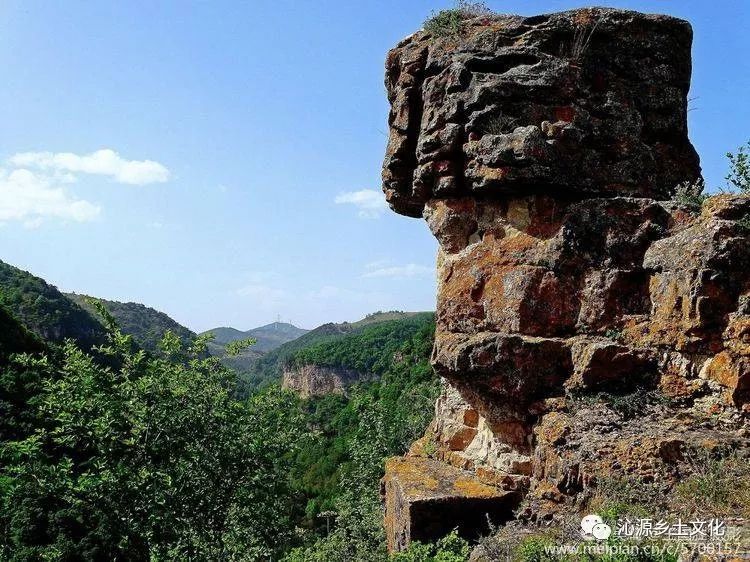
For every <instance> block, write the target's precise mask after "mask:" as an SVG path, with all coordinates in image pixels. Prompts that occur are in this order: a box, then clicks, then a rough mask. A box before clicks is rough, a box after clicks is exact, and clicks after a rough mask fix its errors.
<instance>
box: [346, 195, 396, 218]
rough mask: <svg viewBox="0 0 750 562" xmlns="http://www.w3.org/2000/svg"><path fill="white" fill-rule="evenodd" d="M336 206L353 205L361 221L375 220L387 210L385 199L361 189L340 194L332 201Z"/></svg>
mask: <svg viewBox="0 0 750 562" xmlns="http://www.w3.org/2000/svg"><path fill="white" fill-rule="evenodd" d="M334 203H336V204H338V205H354V206H355V207H356V208H357V210H358V213H357V214H358V215H359V217H360V218H363V219H376V218H378V217H380V215H382V214H383V212H384V211H385V210H386V209H387V208H388V205H387V204H386V202H385V197H384V196H383V194H382V193H381V192H380V191H376V190H374V189H361V190H359V191H348V192H345V193H340V194H339V195H337V196H336V198H335V199H334Z"/></svg>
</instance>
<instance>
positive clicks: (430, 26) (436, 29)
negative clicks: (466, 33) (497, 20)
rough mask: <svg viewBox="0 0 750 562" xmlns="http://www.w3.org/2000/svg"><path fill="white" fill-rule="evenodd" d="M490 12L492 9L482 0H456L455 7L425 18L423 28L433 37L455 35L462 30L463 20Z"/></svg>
mask: <svg viewBox="0 0 750 562" xmlns="http://www.w3.org/2000/svg"><path fill="white" fill-rule="evenodd" d="M492 14H493V11H492V10H491V9H490V8H488V7H487V5H486V4H485V3H484V2H467V1H465V0H458V2H456V6H455V8H450V9H448V10H440V11H439V12H437V13H435V12H433V13H432V15H431V16H430V17H429V18H428V19H427V20H425V22H424V30H425V31H427V32H429V33H431V34H432V35H433V36H435V37H456V36H458V35H460V34H461V32H462V31H463V22H464V20H467V19H471V18H477V17H481V16H491V15H492Z"/></svg>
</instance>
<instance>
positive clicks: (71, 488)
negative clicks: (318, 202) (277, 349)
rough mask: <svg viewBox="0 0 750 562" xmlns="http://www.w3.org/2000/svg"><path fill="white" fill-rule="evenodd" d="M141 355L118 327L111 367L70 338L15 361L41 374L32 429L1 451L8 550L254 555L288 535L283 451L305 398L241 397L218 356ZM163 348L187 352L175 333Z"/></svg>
mask: <svg viewBox="0 0 750 562" xmlns="http://www.w3.org/2000/svg"><path fill="white" fill-rule="evenodd" d="M202 345H203V344H202V343H201V342H198V344H197V345H195V346H193V348H192V349H191V350H190V353H192V354H193V356H194V357H195V358H194V359H192V360H191V361H190V362H189V363H187V364H186V363H185V362H183V361H171V360H169V359H167V358H152V357H149V356H147V355H146V354H145V353H144V352H142V351H134V347H133V345H132V340H131V338H130V337H129V336H124V335H123V334H122V333H121V332H120V331H119V330H116V329H113V331H112V333H111V336H110V340H109V344H108V345H107V346H106V347H104V348H103V349H102V350H101V351H102V353H104V354H106V355H110V356H113V357H115V358H117V363H120V364H121V365H122V366H121V367H120V368H119V369H112V368H108V367H102V366H101V365H100V364H98V363H97V362H96V361H95V360H94V359H93V358H92V357H90V356H88V355H86V354H85V353H84V352H82V351H81V350H80V349H78V348H77V347H75V346H74V345H73V344H72V343H68V344H66V345H65V346H64V349H63V352H62V356H61V358H60V359H59V361H58V360H55V359H54V358H52V357H50V356H39V355H37V356H32V355H29V354H21V355H17V356H15V357H14V358H13V359H12V362H13V365H14V366H13V367H5V370H6V371H7V370H8V369H10V370H11V371H13V370H14V369H25V370H31V371H34V372H35V373H36V374H37V380H39V381H41V388H40V390H39V395H38V396H37V397H36V399H35V401H34V406H35V407H34V408H33V410H34V412H33V415H34V417H35V422H36V423H35V426H34V427H33V429H32V430H31V431H29V432H28V434H27V435H25V436H20V437H17V438H16V439H13V440H6V441H4V442H3V443H2V446H1V448H0V459H1V460H2V462H1V463H0V466H2V468H1V469H0V545H2V546H1V547H0V558H3V559H5V558H7V559H10V560H30V559H49V560H79V559H84V560H126V559H127V560H148V559H158V560H186V559H198V560H218V559H225V558H226V559H236V560H258V559H262V558H268V557H269V556H273V555H274V554H277V553H279V552H281V551H282V550H283V549H284V548H285V547H286V546H287V545H288V544H289V541H290V540H292V536H293V525H292V516H293V514H294V505H295V494H294V492H293V491H292V490H291V488H290V486H289V479H288V477H287V473H286V467H285V466H284V465H283V460H282V459H283V457H284V455H286V454H289V453H290V452H293V451H294V450H295V448H296V446H297V445H296V444H297V442H298V440H299V436H300V434H301V425H300V421H301V420H300V418H299V416H293V415H291V416H290V415H289V414H290V412H292V413H293V412H294V408H293V407H292V405H293V404H295V403H296V398H295V397H293V396H291V395H289V394H287V393H283V392H280V391H278V390H275V391H269V392H266V393H264V394H262V395H259V396H256V397H253V398H252V399H251V400H248V401H245V402H238V401H236V400H235V399H234V398H233V389H232V386H233V373H231V372H230V371H228V370H227V369H225V368H224V367H222V366H221V365H220V364H219V362H218V360H216V359H201V358H198V356H200V354H201V352H202ZM164 353H165V354H168V355H178V354H180V343H179V339H178V338H176V337H166V338H165V339H164Z"/></svg>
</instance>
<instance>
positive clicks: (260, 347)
mask: <svg viewBox="0 0 750 562" xmlns="http://www.w3.org/2000/svg"><path fill="white" fill-rule="evenodd" d="M307 331H308V330H304V329H302V328H298V327H297V326H294V325H293V324H287V323H285V322H274V323H272V324H267V325H265V326H261V327H259V328H253V329H252V330H247V331H246V332H243V331H241V330H237V329H235V328H214V329H213V330H208V331H206V332H203V333H204V334H213V336H214V340H213V341H214V343H217V344H223V345H226V344H228V343H231V342H233V341H237V340H243V339H247V338H255V339H256V340H257V341H256V343H255V345H253V350H254V351H259V352H261V353H265V352H267V351H271V350H272V349H275V348H277V347H279V346H280V345H282V344H284V343H286V342H288V341H291V340H295V339H297V338H298V337H300V336H301V335H303V334H305V333H307Z"/></svg>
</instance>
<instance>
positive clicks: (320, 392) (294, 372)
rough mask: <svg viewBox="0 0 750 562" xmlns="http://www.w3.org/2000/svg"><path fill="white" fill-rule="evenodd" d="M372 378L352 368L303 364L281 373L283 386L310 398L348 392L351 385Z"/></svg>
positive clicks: (288, 368)
mask: <svg viewBox="0 0 750 562" xmlns="http://www.w3.org/2000/svg"><path fill="white" fill-rule="evenodd" d="M371 378H372V377H371V376H369V375H363V374H362V373H360V372H358V371H354V370H352V369H342V368H340V367H324V366H320V365H301V366H296V367H287V368H285V369H284V371H283V372H282V373H281V386H282V388H288V389H290V390H294V391H295V392H297V393H298V394H299V395H300V396H301V397H302V398H310V397H311V396H324V395H326V394H346V389H347V387H349V386H350V385H352V384H354V383H355V382H360V381H365V380H370V379H371Z"/></svg>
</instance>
